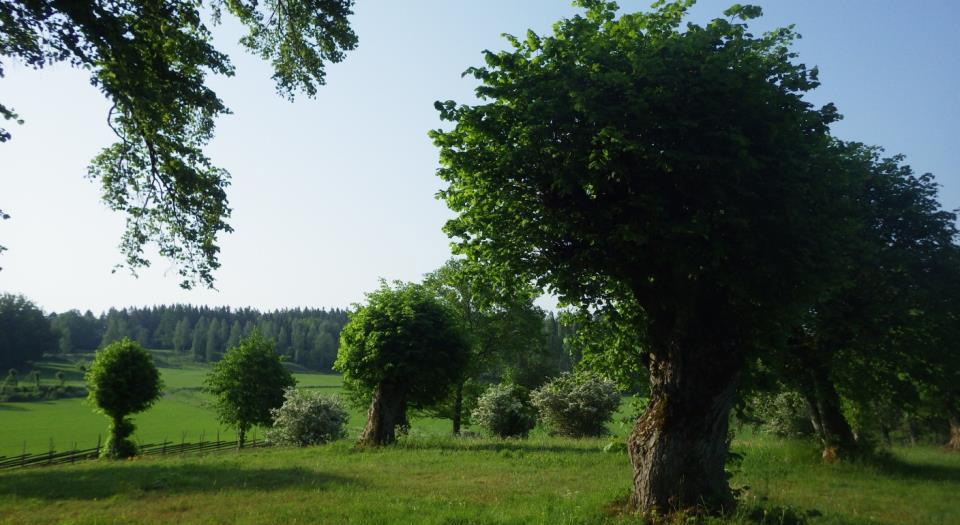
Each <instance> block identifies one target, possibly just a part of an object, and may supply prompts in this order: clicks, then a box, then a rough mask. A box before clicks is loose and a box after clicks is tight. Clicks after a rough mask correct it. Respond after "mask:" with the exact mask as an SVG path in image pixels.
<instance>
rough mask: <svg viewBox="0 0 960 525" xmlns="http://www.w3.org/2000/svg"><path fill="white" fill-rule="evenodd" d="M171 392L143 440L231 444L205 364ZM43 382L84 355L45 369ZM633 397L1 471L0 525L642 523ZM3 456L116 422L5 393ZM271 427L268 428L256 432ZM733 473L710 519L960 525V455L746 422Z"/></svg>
mask: <svg viewBox="0 0 960 525" xmlns="http://www.w3.org/2000/svg"><path fill="white" fill-rule="evenodd" d="M157 355H158V356H159V357H158V359H157V360H158V363H159V364H160V365H162V366H161V372H162V374H163V380H164V383H165V385H166V389H165V395H164V397H163V399H161V400H160V401H159V402H158V403H157V404H156V405H155V406H154V407H153V408H151V409H150V410H148V411H147V412H145V413H143V414H140V415H138V416H137V417H136V419H135V421H136V424H137V433H136V437H137V439H138V440H139V441H140V442H141V443H152V442H159V441H162V440H164V439H167V440H169V441H179V440H180V439H184V440H186V441H188V442H194V441H197V440H199V439H200V438H201V435H202V436H203V438H204V439H215V438H216V436H217V432H218V431H219V432H220V437H221V439H232V438H233V437H234V434H233V431H232V429H229V428H223V427H221V426H220V425H218V423H217V421H216V417H215V415H214V413H213V412H212V411H211V409H210V408H208V407H207V406H206V401H207V397H206V395H205V394H204V393H203V392H202V391H201V385H202V381H203V377H204V375H205V374H206V373H207V371H208V368H207V367H206V366H203V365H197V364H190V363H178V362H174V361H171V360H166V359H164V358H163V353H158V354H157ZM38 369H39V370H40V371H41V375H42V377H43V379H42V381H43V382H47V381H51V382H55V380H54V379H52V378H53V377H54V375H55V373H56V371H58V370H59V371H63V372H64V374H65V375H66V376H67V378H66V379H67V384H76V385H79V384H82V376H81V373H80V371H79V368H78V367H77V366H76V363H67V362H49V363H43V364H41V365H39V366H38ZM295 377H296V379H297V384H298V386H300V387H303V388H316V389H323V390H324V391H325V392H329V393H331V394H336V393H339V392H341V389H342V382H341V379H340V377H339V376H336V375H328V374H315V373H307V372H303V371H298V372H296V373H295ZM629 410H630V408H629V403H626V402H625V403H624V406H623V407H622V408H621V410H620V413H619V414H618V415H617V417H616V418H615V420H614V422H613V423H611V425H610V430H611V433H612V434H613V436H612V437H610V438H605V439H582V440H574V439H563V438H552V437H549V436H546V435H545V433H544V432H543V431H542V430H541V429H539V428H538V429H536V430H535V431H534V433H533V434H532V436H531V438H530V439H528V440H496V439H487V438H476V437H472V438H470V437H465V438H454V437H451V436H449V435H448V434H449V429H450V422H449V421H447V420H443V419H437V418H430V417H414V418H413V421H412V430H411V433H410V435H409V436H406V437H405V438H403V439H402V441H401V442H400V444H399V445H398V446H396V447H390V448H385V449H381V450H376V451H369V450H368V451H359V450H356V449H355V448H354V447H353V444H352V441H353V438H354V437H355V436H356V435H358V434H359V432H360V429H361V428H362V426H363V423H364V418H365V414H364V413H363V411H361V410H357V409H352V410H351V415H350V423H349V430H350V436H351V437H350V438H348V439H346V440H342V441H340V442H337V443H334V444H331V445H327V446H321V447H314V448H306V449H284V448H272V449H259V450H247V451H243V452H233V451H230V452H220V453H214V454H209V455H187V456H183V457H180V456H168V457H162V458H141V459H136V460H132V461H126V462H117V463H111V462H102V461H101V462H85V463H81V464H76V465H70V466H63V467H40V468H30V469H23V470H11V471H5V472H2V473H0V522H3V523H32V524H33V523H169V522H172V521H178V522H182V523H263V522H274V523H278V522H283V523H437V524H441V523H443V524H452V523H464V524H466V523H478V524H483V523H491V524H493V523H516V524H523V523H550V524H563V523H636V522H637V518H636V517H634V516H631V515H629V514H626V513H624V512H623V503H624V501H625V499H626V496H627V494H628V490H629V486H630V479H631V478H630V475H631V473H630V466H629V462H628V460H627V457H626V455H625V453H624V451H623V448H622V447H617V446H609V445H610V444H611V443H614V444H616V443H619V442H622V441H623V437H624V436H625V434H626V432H627V426H626V425H625V424H623V423H618V420H621V419H623V416H624V415H625V414H626V413H627V412H628V411H629ZM0 417H3V421H4V424H3V425H0V455H6V456H11V455H16V454H20V453H21V451H22V450H23V447H24V443H26V447H27V450H28V451H29V452H43V451H46V450H48V448H49V446H50V440H51V439H52V440H53V445H54V448H55V449H57V450H63V449H69V448H71V447H72V446H73V443H76V444H77V447H78V448H83V447H90V446H93V445H94V444H96V441H97V437H98V435H102V433H103V432H104V430H105V428H106V418H104V417H103V416H101V415H99V414H96V413H94V412H93V411H92V410H91V408H90V407H89V406H88V405H87V404H86V403H85V402H84V400H82V399H60V400H56V401H46V402H25V403H2V404H0ZM258 435H262V429H261V430H260V431H259V432H258ZM733 450H734V451H735V452H737V453H739V454H742V455H743V460H742V463H740V464H739V465H736V466H733V467H732V471H731V472H732V475H733V477H732V485H733V486H734V487H735V488H737V489H739V491H740V494H741V502H742V504H741V507H740V508H739V509H738V510H737V512H736V513H735V514H734V515H732V516H730V517H727V518H724V519H722V520H721V519H717V520H715V521H713V523H745V524H746V523H770V524H791V523H794V524H795V523H809V524H832V525H841V524H850V525H859V524H864V525H865V524H886V525H899V524H917V525H920V524H923V525H928V524H933V525H956V524H960V502H958V499H957V494H960V455H958V454H951V453H948V452H946V451H944V450H941V449H937V448H932V447H911V448H902V447H901V448H894V449H892V450H889V451H886V452H885V453H883V454H881V455H880V456H879V458H878V459H875V460H872V461H870V462H865V463H846V464H823V463H822V462H821V461H820V459H819V452H818V449H817V447H816V446H815V445H814V444H812V443H805V442H799V441H785V440H779V439H775V438H772V437H769V436H765V435H756V434H753V433H752V432H751V431H750V430H749V429H742V430H741V432H740V433H739V434H738V436H737V438H736V439H735V440H734V442H733Z"/></svg>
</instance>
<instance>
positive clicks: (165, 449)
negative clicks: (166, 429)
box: [160, 436, 167, 456]
mask: <svg viewBox="0 0 960 525" xmlns="http://www.w3.org/2000/svg"><path fill="white" fill-rule="evenodd" d="M160 455H161V456H166V455H167V436H163V448H161V449H160Z"/></svg>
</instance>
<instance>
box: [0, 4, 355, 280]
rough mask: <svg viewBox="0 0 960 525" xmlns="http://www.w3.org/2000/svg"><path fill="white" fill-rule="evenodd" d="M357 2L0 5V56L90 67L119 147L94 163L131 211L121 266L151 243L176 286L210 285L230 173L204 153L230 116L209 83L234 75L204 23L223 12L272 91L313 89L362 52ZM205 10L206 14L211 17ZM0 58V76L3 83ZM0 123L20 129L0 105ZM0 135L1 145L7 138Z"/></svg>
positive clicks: (112, 203) (116, 199) (97, 175)
mask: <svg viewBox="0 0 960 525" xmlns="http://www.w3.org/2000/svg"><path fill="white" fill-rule="evenodd" d="M352 5H353V0H266V1H262V2H260V1H256V0H230V1H225V0H214V1H212V2H198V1H195V0H162V1H146V0H122V1H115V2H63V1H55V0H42V1H27V0H15V1H12V2H3V3H0V58H7V59H11V60H13V61H16V62H20V63H22V64H25V65H27V66H29V67H33V68H37V69H39V68H43V67H46V66H48V65H51V64H54V63H67V64H70V65H72V66H74V67H78V68H82V69H85V70H87V71H89V72H90V82H91V84H93V85H94V86H95V87H97V88H98V89H99V90H100V91H101V92H102V93H103V94H104V96H106V97H107V99H108V100H109V101H110V102H111V104H112V107H111V109H110V112H109V114H108V115H107V123H108V124H109V125H110V127H111V128H112V129H113V131H114V133H116V135H117V139H118V140H117V142H116V143H115V144H113V145H111V146H108V147H107V148H105V149H104V150H103V151H102V152H100V154H99V155H97V156H96V158H94V159H93V161H92V162H91V164H90V167H89V169H88V175H89V177H91V178H93V179H97V180H99V181H100V183H101V185H102V187H103V200H104V202H105V203H106V204H107V205H108V206H109V207H110V208H111V209H113V210H117V211H122V212H124V213H126V215H127V229H126V233H125V234H124V236H123V239H122V242H121V250H122V252H123V254H124V256H125V258H126V265H127V266H129V267H130V268H131V269H135V268H138V267H143V266H147V265H149V261H148V260H147V259H146V258H145V256H144V252H143V250H144V246H145V245H146V244H147V243H148V242H155V243H156V244H157V246H158V248H159V251H160V254H161V255H162V256H165V257H168V258H170V259H172V260H174V261H175V262H177V263H178V268H179V272H180V275H181V276H182V277H183V280H182V285H183V286H185V287H190V286H192V285H193V284H196V283H198V282H199V283H203V284H205V285H207V286H212V284H213V279H214V278H213V271H214V270H216V269H217V268H218V267H219V262H218V259H217V255H218V253H219V251H220V250H219V247H218V245H217V236H218V235H219V234H221V233H225V232H230V231H232V230H231V227H230V225H229V224H228V223H227V219H228V218H229V216H230V208H229V206H228V201H227V194H226V188H227V186H228V185H229V174H228V173H227V172H226V171H225V170H223V169H222V168H218V167H217V166H215V165H214V163H213V162H212V161H211V159H209V158H208V157H207V156H206V155H205V154H204V152H203V147H204V146H205V145H206V144H207V142H209V140H210V139H211V138H212V137H213V130H214V123H215V120H216V118H217V117H218V116H221V115H224V114H227V113H229V110H228V109H227V107H226V106H225V105H224V104H223V102H222V101H221V100H220V98H219V97H218V96H217V94H216V93H215V92H214V91H213V90H212V89H210V87H208V85H207V76H208V75H209V74H214V75H226V76H231V75H233V66H232V64H231V63H230V60H229V58H228V57H227V56H226V55H225V54H223V53H222V52H220V51H218V50H217V49H216V48H215V47H214V46H213V44H212V36H211V32H210V30H209V28H208V24H210V23H212V24H218V23H219V22H220V20H221V16H222V14H223V13H224V12H226V13H229V14H230V15H232V16H234V17H235V18H236V19H237V20H238V21H239V22H240V23H242V24H243V25H244V26H245V27H246V29H247V34H246V35H245V36H243V37H242V38H241V39H240V44H241V45H242V46H243V47H245V48H246V49H247V50H248V51H250V52H251V53H254V54H256V55H258V56H260V57H261V58H263V59H265V60H269V61H270V63H271V65H272V66H273V70H274V75H273V78H274V80H275V81H276V86H277V91H278V93H279V94H281V95H283V96H285V97H287V98H289V99H293V97H294V95H295V94H296V93H297V92H304V93H306V94H307V95H308V96H313V95H315V94H316V91H317V87H318V86H321V85H323V84H324V83H325V69H324V68H325V65H326V64H327V63H331V62H340V61H341V60H343V58H344V53H345V52H346V51H349V50H352V49H354V48H355V47H356V45H357V37H356V35H355V34H354V32H353V30H352V29H351V27H350V24H349V21H348V17H349V16H350V15H351V14H352V11H351V8H352ZM206 14H209V15H210V16H208V17H206V19H205V16H204V15H206ZM3 73H4V71H3V62H0V77H2V76H3ZM0 116H3V117H4V119H5V120H15V121H18V122H20V121H21V120H20V117H19V116H18V115H17V114H16V112H15V111H14V109H13V108H11V107H8V106H5V105H2V104H0ZM10 136H11V135H10V133H9V131H7V130H5V129H3V128H0V142H4V141H6V140H9V139H10Z"/></svg>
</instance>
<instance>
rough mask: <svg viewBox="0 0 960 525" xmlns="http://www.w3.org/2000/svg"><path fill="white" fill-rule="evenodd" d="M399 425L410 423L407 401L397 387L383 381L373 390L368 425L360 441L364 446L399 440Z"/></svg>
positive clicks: (385, 443)
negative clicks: (408, 421) (408, 420)
mask: <svg viewBox="0 0 960 525" xmlns="http://www.w3.org/2000/svg"><path fill="white" fill-rule="evenodd" d="M398 425H401V426H402V425H408V423H407V411H406V402H405V401H404V399H403V396H401V395H399V394H398V392H397V390H396V389H395V388H391V387H390V385H387V384H384V383H381V384H380V385H378V386H377V388H376V389H374V391H373V400H372V401H371V402H370V409H369V410H368V411H367V425H366V426H365V427H364V429H363V433H362V434H361V435H360V440H359V443H360V444H361V445H364V446H380V445H389V444H391V443H393V442H395V441H396V440H397V426H398Z"/></svg>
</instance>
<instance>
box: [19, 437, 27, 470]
mask: <svg viewBox="0 0 960 525" xmlns="http://www.w3.org/2000/svg"><path fill="white" fill-rule="evenodd" d="M26 464H27V441H26V440H24V441H23V453H22V454H21V455H20V466H21V467H22V466H24V465H26Z"/></svg>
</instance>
